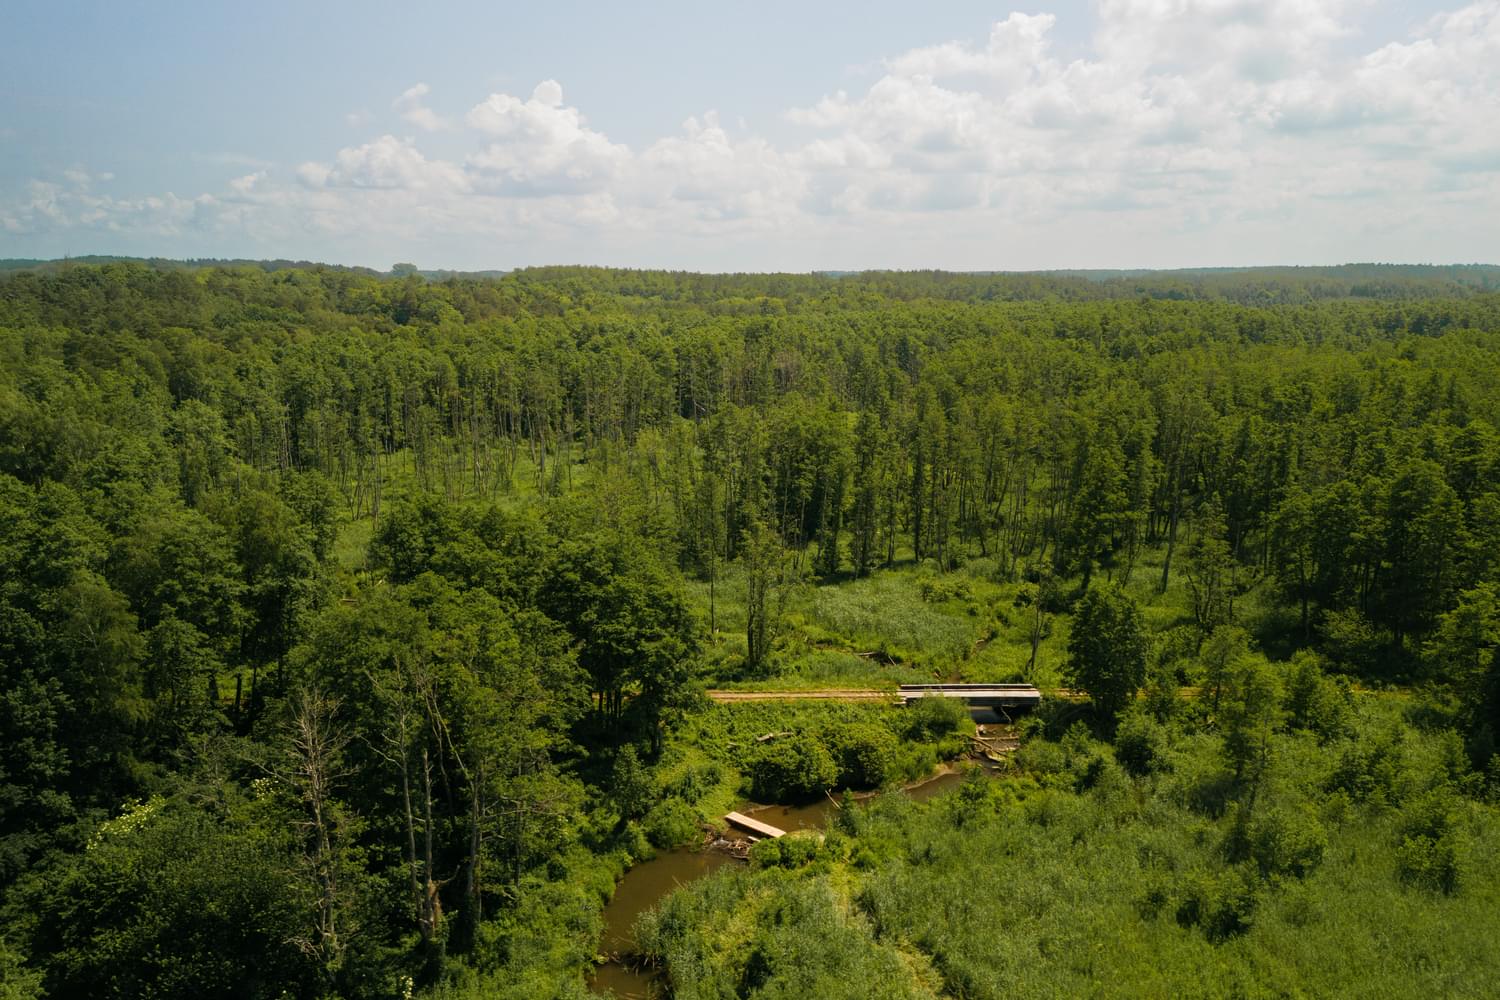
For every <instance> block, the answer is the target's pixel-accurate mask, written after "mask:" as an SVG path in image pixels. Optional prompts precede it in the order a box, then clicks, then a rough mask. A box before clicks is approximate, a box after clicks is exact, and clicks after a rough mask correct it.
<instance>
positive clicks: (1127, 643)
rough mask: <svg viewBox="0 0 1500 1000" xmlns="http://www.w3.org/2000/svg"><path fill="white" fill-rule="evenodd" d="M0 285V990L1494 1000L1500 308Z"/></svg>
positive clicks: (129, 276)
mask: <svg viewBox="0 0 1500 1000" xmlns="http://www.w3.org/2000/svg"><path fill="white" fill-rule="evenodd" d="M397 270H398V273H396V274H393V275H376V274H373V273H370V272H362V271H356V270H348V269H331V268H319V267H314V266H307V267H300V266H280V265H278V266H274V267H266V268H262V267H256V266H173V267H166V266H158V265H153V264H145V263H131V262H122V263H108V264H103V265H93V264H68V265H66V266H52V267H49V268H46V269H43V270H40V271H38V270H35V269H20V268H18V269H15V270H13V271H7V272H6V273H4V274H3V275H0V733H3V739H0V998H5V1000H11V998H22V997H40V996H47V997H75V996H89V997H100V998H104V997H201V996H236V997H247V998H249V997H256V998H258V997H267V998H272V997H282V996H294V997H311V998H317V997H349V998H355V997H380V998H384V997H391V998H394V997H403V996H404V997H411V996H419V995H425V996H432V997H467V996H473V997H478V996H487V997H488V996H502V997H517V998H521V997H528V998H529V997H548V996H573V997H584V996H587V995H588V992H589V986H588V983H589V982H590V979H589V973H590V970H591V969H592V967H593V966H594V965H595V963H596V960H597V959H598V957H599V950H600V945H599V940H600V934H601V931H602V927H603V924H602V916H601V914H602V911H603V907H604V905H605V902H606V901H607V900H608V899H609V898H610V896H611V893H612V892H613V891H614V887H615V884H616V881H617V880H618V879H619V877H620V876H621V875H622V874H623V873H624V872H625V871H626V870H627V869H628V868H629V867H630V866H631V865H632V864H634V863H636V862H638V861H640V860H642V859H645V858H648V857H650V856H651V855H652V853H653V852H655V851H664V850H671V849H674V848H678V847H681V846H684V845H695V844H698V843H699V842H700V841H701V840H702V839H703V836H704V831H705V830H708V829H711V828H712V827H714V826H715V824H718V823H720V821H721V819H722V816H723V814H724V812H725V811H726V810H727V809H729V808H733V807H734V805H735V804H736V803H737V802H741V801H744V800H745V799H746V798H750V799H754V800H755V801H759V802H791V801H796V800H799V799H806V798H823V797H825V796H827V795H830V794H833V793H837V792H838V791H839V790H841V789H851V788H852V789H881V788H886V789H895V788H897V787H898V786H900V785H901V784H902V783H904V782H908V781H912V780H916V779H918V778H921V777H923V776H924V775H926V774H929V773H931V772H932V770H933V769H934V768H935V767H937V766H938V765H939V763H940V762H942V761H955V759H957V758H960V757H961V755H963V754H964V752H965V751H966V750H967V749H968V747H969V746H970V734H971V733H972V730H973V723H972V721H971V720H970V719H968V717H967V716H964V715H963V714H962V713H955V712H953V711H949V710H948V709H947V708H946V707H945V706H944V705H942V704H941V703H933V704H930V705H927V706H924V707H922V708H919V709H899V708H891V707H887V706H885V705H881V704H864V703H861V704H818V705H809V704H806V703H800V702H792V701H788V702H784V703H783V702H752V703H745V704H732V703H731V704H724V703H712V702H710V701H708V700H707V699H706V697H705V695H704V692H705V690H706V689H709V688H714V689H732V690H780V691H795V690H801V689H812V688H822V687H837V688H889V687H893V686H894V685H895V684H896V683H900V682H914V681H917V682H919V681H931V680H934V679H940V680H975V681H1027V682H1031V683H1034V684H1036V685H1038V686H1039V687H1040V688H1041V689H1042V690H1043V691H1044V693H1045V694H1046V698H1045V699H1044V701H1043V703H1042V705H1041V707H1040V708H1039V709H1038V710H1037V711H1036V712H1035V713H1034V714H1032V715H1031V716H1029V717H1028V718H1026V719H1025V720H1023V721H1021V723H1020V724H1019V726H1018V727H1017V731H1018V733H1019V734H1020V735H1021V737H1022V742H1021V747H1020V749H1019V750H1018V751H1016V752H1015V753H1013V754H1011V755H1009V756H1007V758H1006V759H1005V761H1004V762H1003V763H1002V764H1000V765H998V767H991V768H988V769H985V770H979V769H977V768H973V767H972V766H970V765H965V764H962V763H957V764H950V765H949V766H959V767H966V768H968V769H969V770H970V771H971V772H972V773H970V774H969V777H968V778H967V779H966V780H965V781H964V783H963V784H962V786H961V787H959V788H958V789H957V790H956V791H953V792H952V793H950V794H947V795H944V796H942V797H939V798H935V799H933V800H932V801H930V802H926V803H919V802H915V801H913V800H911V799H909V798H906V797H903V796H902V795H900V794H899V792H893V793H892V794H886V795H878V796H875V797H872V798H869V799H863V800H860V801H855V800H854V799H853V798H848V799H846V800H845V801H844V803H843V807H842V808H841V809H839V810H838V812H837V818H836V820H835V821H834V823H833V824H832V825H831V826H830V827H829V828H828V829H827V830H826V831H825V834H824V836H822V837H821V838H802V837H798V838H790V839H785V840H772V841H766V842H764V843H762V844H758V845H756V847H755V848H754V849H753V850H752V851H751V855H750V858H749V860H748V863H745V864H737V865H735V866H731V867H729V868H726V869H723V870H721V871H719V872H718V873H717V874H715V875H713V876H711V877H707V878H704V879H702V880H701V881H699V882H696V883H694V884H693V885H691V886H689V887H687V888H685V889H683V890H681V891H679V892H677V893H675V894H673V895H671V896H669V897H667V898H666V899H665V900H664V901H663V903H662V905H661V906H660V907H658V908H656V909H654V910H652V911H651V912H649V913H647V914H646V915H645V916H644V917H643V918H642V919H641V921H640V923H639V925H638V931H637V937H638V940H639V943H640V953H641V960H642V961H644V962H646V963H649V964H650V965H651V966H652V967H653V968H655V969H657V970H659V977H658V982H659V985H660V987H661V988H662V989H665V990H670V991H671V993H672V995H675V996H678V997H683V998H688V997H733V996H754V997H767V998H769V997H788V996H801V997H808V996H819V997H838V996H848V997H871V996H882V997H883V996H892V997H898V996H899V997H907V996H913V997H924V996H949V997H999V996H1011V995H1025V996H1063V995H1066V996H1073V995H1083V994H1098V995H1123V996H1161V995H1200V996H1220V995H1222V996H1261V995H1275V996H1298V995H1310V996H1329V995H1351V996H1353V995H1389V996H1431V995H1443V996H1476V997H1477V996H1486V995H1492V994H1493V991H1494V984H1495V983H1496V982H1500V955H1497V954H1496V953H1495V951H1494V949H1493V946H1492V942H1493V939H1494V935H1495V932H1496V930H1497V929H1500V920H1497V917H1496V914H1497V913H1500V908H1497V904H1500V875H1497V874H1496V872H1495V871H1494V870H1493V865H1492V864H1491V860H1492V859H1493V858H1494V857H1496V856H1500V813H1497V802H1500V757H1497V750H1500V747H1497V740H1500V661H1497V659H1496V646H1497V643H1500V430H1497V428H1500V291H1496V289H1497V288H1500V278H1497V273H1496V269H1494V268H1384V267H1379V266H1375V265H1363V266H1350V267H1346V268H1329V269H1312V268H1308V269H1267V270H1247V271H1223V272H1219V271H1194V272H1172V273H1160V274H1152V273H1140V274H1136V273H1119V274H1094V275H1089V274H1083V273H1078V274H1062V273H1059V274H984V275H959V274H948V273H939V272H924V273H916V272H914V273H896V272H891V273H876V272H872V273H860V274H850V275H831V274H830V275H792V274H783V275H700V274H687V273H666V272H649V271H613V270H602V269H584V268H541V269H529V270H521V271H516V272H512V273H510V274H507V275H505V276H503V277H498V278H473V277H462V276H452V277H447V278H445V279H444V280H429V279H427V278H425V277H424V276H423V275H421V274H419V273H416V272H415V271H414V269H408V268H406V267H401V268H398V269H397Z"/></svg>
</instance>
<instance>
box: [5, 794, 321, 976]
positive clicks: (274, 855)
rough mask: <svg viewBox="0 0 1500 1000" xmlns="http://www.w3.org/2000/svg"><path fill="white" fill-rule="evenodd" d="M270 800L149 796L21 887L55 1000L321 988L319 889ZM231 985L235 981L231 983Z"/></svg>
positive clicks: (26, 930) (16, 906)
mask: <svg viewBox="0 0 1500 1000" xmlns="http://www.w3.org/2000/svg"><path fill="white" fill-rule="evenodd" d="M265 808H266V804H258V803H246V804H243V805H239V806H236V807H235V810H234V812H233V813H232V814H231V815H230V816H229V817H227V818H214V817H211V816H210V815H208V814H206V813H204V812H203V811H201V810H198V809H195V808H193V807H192V806H191V804H189V803H187V802H184V801H177V800H172V801H162V800H160V799H153V800H151V801H149V802H146V803H143V804H138V805H135V806H132V807H130V808H128V809H127V811H126V812H125V813H124V814H123V815H122V816H120V817H119V818H117V819H114V820H111V821H110V822H108V823H106V824H105V825H104V826H102V827H100V828H98V829H97V830H96V831H95V832H94V833H93V834H92V836H91V837H90V839H89V844H88V847H87V849H86V850H85V851H84V852H83V853H82V854H80V855H77V856H74V857H70V858H67V859H64V860H61V861H60V862H59V863H57V864H55V865H53V866H49V867H48V868H46V869H44V870H42V871H39V872H37V873H36V874H35V876H34V877H32V878H31V879H28V880H27V881H25V882H23V883H22V884H21V886H20V887H19V889H18V892H17V894H16V898H15V899H14V900H13V902H12V904H11V907H10V909H9V910H8V911H7V912H8V914H9V915H10V919H11V921H12V924H11V926H12V927H13V928H20V929H22V933H23V934H24V936H25V940H26V941H27V945H28V950H29V951H30V953H31V954H33V955H36V956H39V957H42V961H41V962H39V963H38V965H39V966H40V968H41V970H42V972H43V982H44V985H45V986H46V988H47V990H48V992H49V994H51V995H54V996H90V997H120V998H125V997H143V996H153V997H182V998H184V1000H185V998H189V997H201V996H205V995H224V991H225V990H226V988H228V989H230V990H232V994H231V995H234V996H242V997H268V998H270V997H279V996H282V995H283V993H284V992H285V991H291V992H293V993H305V992H310V991H312V990H314V989H316V986H315V984H317V983H318V981H319V976H320V970H319V969H318V968H317V966H316V964H315V963H313V962H312V961H310V959H309V957H308V955H306V954H305V953H304V952H303V951H302V950H301V949H299V948H298V946H297V943H296V942H298V941H299V940H305V939H306V936H307V935H308V934H309V933H310V931H311V928H310V926H309V924H308V912H309V909H310V905H309V904H310V902H311V900H310V895H309V894H310V888H311V887H309V886H305V885H303V884H300V880H299V878H298V875H297V872H296V871H295V867H294V857H295V848H294V846H293V844H292V842H291V839H290V836H289V835H290V833H291V828H290V826H289V825H288V824H286V823H285V822H284V820H283V821H282V822H279V823H278V822H269V823H268V822H266V820H273V819H279V817H273V816H270V815H266V816H257V815H256V813H257V811H261V810H264V809H265ZM231 984H232V985H231Z"/></svg>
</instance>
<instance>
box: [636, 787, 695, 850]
mask: <svg viewBox="0 0 1500 1000" xmlns="http://www.w3.org/2000/svg"><path fill="white" fill-rule="evenodd" d="M641 826H642V828H643V829H644V830H645V832H646V838H647V839H648V840H650V841H651V843H652V844H653V845H654V846H656V847H659V848H661V849H663V850H668V849H670V848H673V847H684V846H686V845H688V844H692V843H695V842H697V840H698V838H699V827H698V814H697V813H696V812H695V811H694V810H693V807H692V806H690V805H688V804H687V803H686V802H684V801H682V799H679V798H675V797H674V798H667V799H663V800H662V801H660V802H658V803H657V804H656V806H655V807H654V808H653V809H652V810H651V811H650V812H649V813H647V814H646V818H645V819H644V820H643V821H642V823H641Z"/></svg>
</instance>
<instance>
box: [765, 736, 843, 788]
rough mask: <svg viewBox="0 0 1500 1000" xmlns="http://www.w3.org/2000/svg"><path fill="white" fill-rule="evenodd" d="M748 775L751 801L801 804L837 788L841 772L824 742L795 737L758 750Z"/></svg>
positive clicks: (782, 739) (788, 737)
mask: <svg viewBox="0 0 1500 1000" xmlns="http://www.w3.org/2000/svg"><path fill="white" fill-rule="evenodd" d="M746 773H747V774H748V775H749V778H750V789H749V791H750V797H751V798H752V799H755V800H756V801H757V802H800V801H804V800H806V799H810V798H812V797H814V796H816V795H821V794H823V792H824V791H826V790H827V789H830V788H832V787H834V785H835V784H836V783H837V782H838V777H839V768H838V764H837V763H835V762H834V759H833V755H832V754H830V753H829V752H828V748H827V747H825V746H824V745H823V743H822V741H820V740H818V739H817V738H816V737H813V736H797V735H792V736H784V737H781V738H779V739H775V740H772V741H770V742H769V743H767V744H765V745H764V746H762V747H760V748H758V749H757V750H756V751H755V753H754V755H753V756H752V757H751V758H750V759H749V760H748V761H747V762H746Z"/></svg>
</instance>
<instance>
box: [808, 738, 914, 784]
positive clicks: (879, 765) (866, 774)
mask: <svg viewBox="0 0 1500 1000" xmlns="http://www.w3.org/2000/svg"><path fill="white" fill-rule="evenodd" d="M822 740H823V743H824V744H825V745H826V746H827V747H828V752H829V753H830V754H831V755H832V757H833V759H834V762H835V763H836V764H837V765H838V781H837V783H838V785H840V786H841V787H844V788H879V787H880V786H881V785H883V784H885V783H886V782H887V781H889V780H890V779H891V777H892V776H893V775H894V773H895V769H896V753H897V749H898V748H897V744H896V737H895V736H894V735H892V733H891V731H890V730H889V729H887V728H886V727H884V726H881V725H877V724H874V723H858V722H853V723H847V724H845V725H842V726H836V727H833V728H831V729H829V730H827V731H825V732H824V733H823V734H822Z"/></svg>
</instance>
